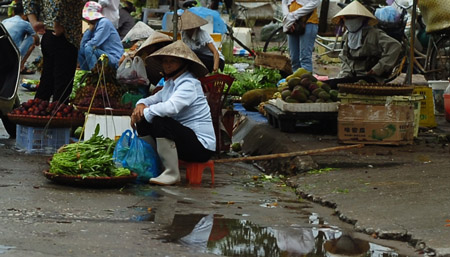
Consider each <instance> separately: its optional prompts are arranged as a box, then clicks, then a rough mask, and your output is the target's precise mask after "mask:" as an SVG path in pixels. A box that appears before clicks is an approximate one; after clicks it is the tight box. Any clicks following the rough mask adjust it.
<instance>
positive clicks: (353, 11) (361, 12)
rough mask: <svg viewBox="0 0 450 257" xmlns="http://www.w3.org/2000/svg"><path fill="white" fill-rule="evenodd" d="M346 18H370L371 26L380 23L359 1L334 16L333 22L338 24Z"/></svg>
mask: <svg viewBox="0 0 450 257" xmlns="http://www.w3.org/2000/svg"><path fill="white" fill-rule="evenodd" d="M344 16H364V17H367V18H369V23H368V24H369V25H375V24H377V23H378V20H377V18H376V17H375V16H374V15H373V14H372V13H371V12H370V11H369V10H367V8H366V7H364V5H362V4H361V3H359V2H358V1H353V2H352V3H351V4H349V5H347V6H346V7H345V8H344V9H342V10H341V11H339V12H338V13H337V14H336V15H334V17H333V18H332V19H331V21H332V22H334V23H336V24H338V23H339V22H340V21H341V19H342V18H343V17H344Z"/></svg>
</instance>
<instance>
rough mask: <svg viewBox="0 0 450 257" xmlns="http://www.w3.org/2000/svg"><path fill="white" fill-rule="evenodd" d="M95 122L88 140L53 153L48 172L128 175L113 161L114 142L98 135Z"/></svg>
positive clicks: (76, 174) (88, 175) (127, 171)
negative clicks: (93, 130)
mask: <svg viewBox="0 0 450 257" xmlns="http://www.w3.org/2000/svg"><path fill="white" fill-rule="evenodd" d="M99 131H100V126H99V125H98V124H97V127H96V128H95V133H94V135H92V137H91V138H90V139H89V140H86V141H83V142H78V143H74V144H68V145H65V146H63V147H62V148H60V149H59V150H58V152H57V153H55V154H54V155H53V158H52V160H51V162H50V170H49V172H50V173H53V174H59V175H70V176H81V177H82V178H85V177H118V176H128V175H130V174H131V172H130V170H128V169H126V168H117V167H116V166H115V165H114V161H113V152H114V147H115V144H116V142H115V141H114V140H112V139H110V138H108V137H104V136H102V135H99Z"/></svg>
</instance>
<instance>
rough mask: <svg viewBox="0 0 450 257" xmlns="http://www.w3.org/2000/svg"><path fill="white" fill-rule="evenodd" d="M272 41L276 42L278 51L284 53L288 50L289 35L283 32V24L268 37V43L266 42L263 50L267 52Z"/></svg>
mask: <svg viewBox="0 0 450 257" xmlns="http://www.w3.org/2000/svg"><path fill="white" fill-rule="evenodd" d="M271 42H275V43H276V45H275V46H274V48H275V50H276V51H280V52H282V53H284V52H286V51H287V49H288V43H287V35H286V34H285V33H284V32H283V27H282V26H281V27H279V28H278V29H276V30H274V31H273V32H272V33H271V34H270V36H269V37H268V38H267V40H266V43H265V44H264V48H263V52H267V51H268V50H269V49H270V48H269V44H270V43H271Z"/></svg>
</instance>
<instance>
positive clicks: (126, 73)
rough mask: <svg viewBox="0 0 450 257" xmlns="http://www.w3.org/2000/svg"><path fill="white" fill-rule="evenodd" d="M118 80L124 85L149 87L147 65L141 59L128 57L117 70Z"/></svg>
mask: <svg viewBox="0 0 450 257" xmlns="http://www.w3.org/2000/svg"><path fill="white" fill-rule="evenodd" d="M117 80H118V81H119V82H121V83H123V84H131V85H148V84H149V83H150V82H149V80H148V78H147V71H146V70H145V63H144V61H143V60H142V58H141V57H139V56H135V57H133V59H131V57H126V58H125V60H123V62H122V64H120V66H119V68H118V69H117Z"/></svg>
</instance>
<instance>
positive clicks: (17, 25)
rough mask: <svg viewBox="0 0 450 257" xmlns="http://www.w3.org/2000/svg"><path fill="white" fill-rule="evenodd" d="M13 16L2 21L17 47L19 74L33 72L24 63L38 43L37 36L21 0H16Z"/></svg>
mask: <svg viewBox="0 0 450 257" xmlns="http://www.w3.org/2000/svg"><path fill="white" fill-rule="evenodd" d="M14 14H15V15H14V16H13V17H11V18H8V19H5V20H3V21H2V23H3V25H4V26H5V28H6V30H7V31H8V33H9V35H10V36H11V38H12V40H13V41H14V43H15V44H16V46H17V48H18V49H19V52H20V56H21V57H22V60H21V61H20V73H21V74H33V73H34V71H31V70H29V69H28V68H25V63H26V61H27V59H28V57H29V56H30V54H31V52H32V51H33V49H34V47H35V46H38V45H39V41H40V39H39V36H38V35H37V34H36V32H35V31H34V29H33V27H32V26H31V24H30V23H29V22H28V21H27V16H26V15H24V14H23V6H22V3H21V2H17V3H16V6H15V7H14Z"/></svg>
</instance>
